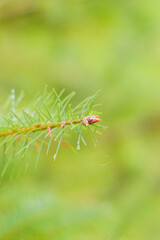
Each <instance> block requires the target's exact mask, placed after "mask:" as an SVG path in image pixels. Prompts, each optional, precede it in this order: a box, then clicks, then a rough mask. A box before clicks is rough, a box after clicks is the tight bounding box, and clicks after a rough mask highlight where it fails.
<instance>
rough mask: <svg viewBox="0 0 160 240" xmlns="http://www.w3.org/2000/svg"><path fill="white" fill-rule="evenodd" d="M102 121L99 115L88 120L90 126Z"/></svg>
mask: <svg viewBox="0 0 160 240" xmlns="http://www.w3.org/2000/svg"><path fill="white" fill-rule="evenodd" d="M100 121H102V120H101V119H100V118H98V115H92V116H91V117H89V119H88V122H89V124H92V123H97V122H100Z"/></svg>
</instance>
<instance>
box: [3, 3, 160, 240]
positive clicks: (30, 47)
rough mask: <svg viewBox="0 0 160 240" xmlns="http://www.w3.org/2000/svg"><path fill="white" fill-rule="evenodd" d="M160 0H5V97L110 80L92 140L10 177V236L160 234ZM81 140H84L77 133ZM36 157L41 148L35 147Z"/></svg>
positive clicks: (125, 239)
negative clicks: (99, 128)
mask: <svg viewBox="0 0 160 240" xmlns="http://www.w3.org/2000/svg"><path fill="white" fill-rule="evenodd" d="M159 12H160V1H158V0H152V1H151V0H148V1H145V0H131V1H125V0H122V1H117V0H112V1H111V0H108V1H107V0H106V1H102V0H77V1H76V0H75V1H73V0H68V1H67V0H53V1H51V0H40V1H38V0H37V1H36V0H0V96H1V104H2V105H3V103H4V101H5V99H6V98H7V97H8V94H9V93H10V90H11V89H12V88H14V89H15V90H16V93H19V92H20V91H21V90H24V92H25V100H24V103H25V102H26V103H29V101H30V99H32V98H34V96H35V95H36V94H37V93H38V92H39V91H41V90H42V89H43V88H44V86H45V85H48V86H49V88H52V87H54V88H55V89H56V90H57V91H60V90H61V89H62V88H66V89H67V92H70V91H72V90H75V91H76V92H77V95H76V98H75V102H79V101H81V100H83V99H84V98H85V97H87V96H89V95H91V94H93V93H94V92H96V91H97V90H98V89H102V91H101V93H100V95H99V97H98V99H97V101H98V102H101V103H102V104H103V105H102V106H100V109H99V110H100V111H102V112H103V116H102V118H103V124H105V125H107V126H108V127H109V128H108V130H107V131H105V132H104V133H103V134H102V135H101V136H99V141H100V143H101V145H102V149H103V152H105V153H106V154H108V155H109V157H108V158H104V157H103V155H101V154H100V152H99V151H98V150H97V149H95V148H94V145H93V144H91V143H90V139H89V138H88V140H89V146H88V147H87V148H82V149H81V151H80V152H78V153H75V152H72V151H71V150H70V149H67V148H65V147H64V146H62V147H61V149H60V153H59V155H58V159H57V160H56V162H55V163H54V162H53V160H52V155H50V156H46V154H45V153H44V154H42V156H41V158H40V161H39V164H38V167H37V169H36V170H35V169H31V170H30V171H29V172H28V173H26V174H24V175H23V176H20V177H17V179H13V180H12V181H10V180H8V179H1V183H0V239H2V240H8V239H9V240H10V239H11V240H14V239H16V240H26V239H29V240H30V239H31V240H32V239H34V240H39V239H40V240H41V239H42V240H52V239H54V240H75V239H76V240H94V239H95V240H135V239H136V240H143V239H145V240H159V239H160V162H159V159H160V106H159V101H160V15H159ZM75 141H76V139H75ZM33 157H34V156H33Z"/></svg>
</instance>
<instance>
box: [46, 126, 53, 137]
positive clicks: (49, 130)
mask: <svg viewBox="0 0 160 240" xmlns="http://www.w3.org/2000/svg"><path fill="white" fill-rule="evenodd" d="M47 132H48V134H49V136H50V137H51V136H52V132H51V128H50V127H48V128H47Z"/></svg>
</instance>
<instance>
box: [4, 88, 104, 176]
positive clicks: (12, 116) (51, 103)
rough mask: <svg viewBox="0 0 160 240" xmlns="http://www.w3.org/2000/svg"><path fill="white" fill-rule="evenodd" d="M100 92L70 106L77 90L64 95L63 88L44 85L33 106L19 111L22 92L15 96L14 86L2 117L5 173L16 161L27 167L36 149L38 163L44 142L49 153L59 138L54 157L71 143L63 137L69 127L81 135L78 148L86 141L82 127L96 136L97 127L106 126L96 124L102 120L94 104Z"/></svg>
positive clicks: (78, 139)
mask: <svg viewBox="0 0 160 240" xmlns="http://www.w3.org/2000/svg"><path fill="white" fill-rule="evenodd" d="M98 93H99V91H98V92H96V93H95V94H94V95H93V96H90V97H88V98H87V99H85V100H84V101H82V102H81V103H80V104H78V105H77V106H74V107H71V104H70V101H71V99H72V98H73V97H74V95H75V93H74V92H72V93H70V94H69V95H67V96H65V97H63V98H62V96H63V94H64V89H63V90H62V91H61V92H60V93H59V94H58V93H57V92H56V91H55V89H53V90H52V91H48V90H47V88H45V89H44V91H43V93H42V94H41V95H40V96H39V97H38V98H37V99H36V100H35V101H34V103H33V104H32V105H31V106H32V107H31V108H30V109H28V108H27V109H22V110H21V111H18V107H17V106H18V104H19V102H20V101H21V99H22V95H20V96H19V97H18V98H17V99H16V97H15V92H14V90H12V94H11V96H10V98H9V101H8V102H7V104H6V105H5V110H6V109H8V113H6V111H5V112H4V113H3V115H2V119H1V121H0V146H1V149H2V150H1V151H2V153H1V162H0V168H1V172H2V175H4V173H5V172H6V169H7V168H8V167H9V166H11V165H13V164H14V165H15V163H18V164H20V163H22V162H23V164H24V166H25V168H27V167H28V165H29V159H30V158H31V156H32V151H33V149H36V151H37V152H38V154H37V157H36V162H35V166H36V165H37V163H38V159H39V156H40V153H41V150H42V147H43V145H47V154H48V153H49V150H50V149H51V146H53V141H54V142H57V147H56V151H55V154H54V155H53V158H54V159H55V158H56V156H57V154H58V151H59V147H60V144H61V143H62V144H64V145H65V146H69V144H68V143H67V142H66V140H63V137H64V136H65V133H66V131H67V129H70V130H71V131H74V132H75V133H76V134H77V135H78V137H77V149H78V150H79V149H80V142H82V143H83V144H84V145H86V142H85V140H84V138H83V136H82V128H84V129H88V130H89V132H90V133H91V135H92V136H93V138H94V140H95V139H96V137H95V132H96V131H95V130H96V129H97V128H105V127H104V126H102V125H100V124H97V123H99V122H100V121H101V119H100V118H99V114H100V113H98V112H96V111H95V107H96V106H98V105H95V104H94V101H95V97H96V96H97V94H98ZM92 127H94V129H93V128H92ZM96 142H97V139H96ZM53 148H54V147H53Z"/></svg>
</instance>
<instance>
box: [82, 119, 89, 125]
mask: <svg viewBox="0 0 160 240" xmlns="http://www.w3.org/2000/svg"><path fill="white" fill-rule="evenodd" d="M82 124H83V125H84V126H85V127H87V126H88V120H87V119H86V118H83V121H82Z"/></svg>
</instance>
